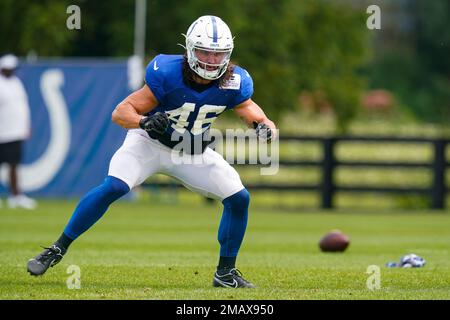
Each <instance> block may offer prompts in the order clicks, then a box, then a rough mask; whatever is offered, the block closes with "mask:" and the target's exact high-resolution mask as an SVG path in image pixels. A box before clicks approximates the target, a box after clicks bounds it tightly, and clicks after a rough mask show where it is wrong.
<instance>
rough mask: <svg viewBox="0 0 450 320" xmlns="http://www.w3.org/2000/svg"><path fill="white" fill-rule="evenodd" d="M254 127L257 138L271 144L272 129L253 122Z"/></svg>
mask: <svg viewBox="0 0 450 320" xmlns="http://www.w3.org/2000/svg"><path fill="white" fill-rule="evenodd" d="M253 127H254V128H255V131H256V136H257V137H258V139H259V140H262V141H266V142H270V141H271V140H272V129H270V128H269V126H268V125H267V124H265V123H262V122H261V123H257V122H253Z"/></svg>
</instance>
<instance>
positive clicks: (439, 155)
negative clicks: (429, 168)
mask: <svg viewBox="0 0 450 320" xmlns="http://www.w3.org/2000/svg"><path fill="white" fill-rule="evenodd" d="M446 144H447V142H446V141H444V140H436V141H434V162H433V186H432V188H431V208H432V209H444V207H445V196H446V186H445V167H446V164H447V161H446V159H445V147H446Z"/></svg>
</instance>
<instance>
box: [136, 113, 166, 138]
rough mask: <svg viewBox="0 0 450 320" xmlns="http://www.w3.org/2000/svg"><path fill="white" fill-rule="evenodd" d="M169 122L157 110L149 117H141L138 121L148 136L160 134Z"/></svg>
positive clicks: (164, 115)
mask: <svg viewBox="0 0 450 320" xmlns="http://www.w3.org/2000/svg"><path fill="white" fill-rule="evenodd" d="M169 124H170V120H169V118H168V117H167V115H166V114H165V113H163V112H157V113H155V114H154V115H151V116H149V117H143V118H142V119H141V121H139V127H141V129H144V130H145V131H147V132H148V133H149V135H150V136H161V135H162V134H163V133H164V132H165V131H166V129H167V127H168V126H169Z"/></svg>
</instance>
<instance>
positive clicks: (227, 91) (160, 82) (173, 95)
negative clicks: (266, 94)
mask: <svg viewBox="0 0 450 320" xmlns="http://www.w3.org/2000/svg"><path fill="white" fill-rule="evenodd" d="M183 62H184V58H183V56H181V55H165V54H160V55H158V56H156V57H155V58H154V59H153V60H152V61H150V63H149V64H148V66H147V70H146V75H145V82H146V84H147V85H148V86H149V87H150V89H151V90H152V92H153V94H154V95H155V97H156V99H157V100H158V102H159V104H158V106H157V107H156V108H155V109H154V110H152V111H151V112H150V114H154V113H156V112H165V113H166V114H167V115H168V117H169V119H170V126H169V127H168V128H167V130H166V132H165V133H164V134H163V136H162V137H160V138H159V139H158V140H160V141H161V142H162V143H164V144H166V145H168V146H170V147H173V146H174V145H175V144H176V143H173V138H172V139H171V136H172V137H173V136H174V135H173V133H174V131H176V132H175V136H176V135H178V136H180V135H186V134H188V135H190V136H191V138H193V139H195V137H197V136H202V135H203V134H204V133H205V132H207V131H208V129H209V128H210V127H211V124H212V123H213V122H214V120H215V119H216V118H217V117H218V116H219V115H220V114H221V113H222V112H224V111H225V110H227V109H232V108H234V107H235V106H237V105H239V104H240V103H242V102H244V101H246V100H248V99H249V98H251V96H252V94H253V81H252V78H251V77H250V75H249V74H248V72H247V71H246V70H244V69H242V68H240V67H238V66H236V67H235V68H234V74H233V76H232V77H231V78H230V79H229V80H228V81H227V82H226V83H225V84H223V85H222V86H220V85H219V83H218V81H214V82H213V83H212V84H211V85H210V86H209V87H208V88H206V89H205V90H203V91H201V92H199V91H196V90H194V89H193V88H191V87H190V86H189V85H187V84H186V83H184V81H183ZM170 141H172V143H171V142H170Z"/></svg>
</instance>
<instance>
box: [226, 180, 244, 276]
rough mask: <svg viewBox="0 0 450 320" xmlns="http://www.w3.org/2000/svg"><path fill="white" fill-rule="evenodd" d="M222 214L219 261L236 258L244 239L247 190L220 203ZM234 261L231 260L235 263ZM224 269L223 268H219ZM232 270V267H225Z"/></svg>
mask: <svg viewBox="0 0 450 320" xmlns="http://www.w3.org/2000/svg"><path fill="white" fill-rule="evenodd" d="M222 203H223V207H224V209H223V214H222V219H221V220H220V226H219V234H218V240H219V243H220V257H221V261H226V260H227V259H223V257H234V258H235V257H236V256H237V254H238V251H239V248H240V247H241V243H242V240H243V239H244V234H245V229H246V228H247V221H248V205H249V203H250V194H249V193H248V191H247V189H245V188H244V189H242V190H241V191H239V192H237V193H235V194H233V195H232V196H229V197H228V198H226V199H224V200H223V201H222ZM235 260H236V259H233V261H235ZM220 267H225V266H220ZM227 267H229V268H232V267H234V266H227Z"/></svg>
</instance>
